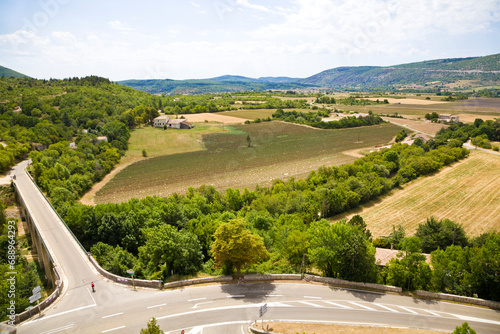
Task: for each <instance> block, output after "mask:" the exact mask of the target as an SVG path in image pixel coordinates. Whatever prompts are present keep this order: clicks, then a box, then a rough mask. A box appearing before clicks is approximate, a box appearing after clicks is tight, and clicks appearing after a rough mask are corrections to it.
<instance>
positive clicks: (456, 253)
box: [431, 245, 471, 295]
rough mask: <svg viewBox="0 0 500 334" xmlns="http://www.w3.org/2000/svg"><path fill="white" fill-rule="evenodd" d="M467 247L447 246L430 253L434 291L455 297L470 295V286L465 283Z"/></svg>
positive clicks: (467, 266)
mask: <svg viewBox="0 0 500 334" xmlns="http://www.w3.org/2000/svg"><path fill="white" fill-rule="evenodd" d="M469 256H470V251H469V248H468V247H465V248H462V247H460V246H453V245H452V246H448V247H447V248H446V250H442V249H438V250H435V251H433V252H432V253H431V264H432V268H433V270H432V287H433V289H434V290H436V291H441V292H444V293H451V294H456V295H464V294H465V295H471V292H470V286H469V284H467V282H466V281H465V279H466V277H467V273H468V272H469V270H470V268H469Z"/></svg>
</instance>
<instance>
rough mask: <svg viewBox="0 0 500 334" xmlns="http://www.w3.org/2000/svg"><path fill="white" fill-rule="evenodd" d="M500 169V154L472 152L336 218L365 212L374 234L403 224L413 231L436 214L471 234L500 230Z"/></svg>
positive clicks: (385, 232)
mask: <svg viewBox="0 0 500 334" xmlns="http://www.w3.org/2000/svg"><path fill="white" fill-rule="evenodd" d="M499 171H500V155H495V154H490V153H486V152H479V151H471V155H470V157H469V158H467V159H465V160H463V161H461V162H458V163H456V164H454V165H452V166H451V167H447V168H444V169H443V170H442V171H441V172H439V173H437V174H435V175H431V176H427V177H421V178H419V179H417V180H415V181H413V182H411V183H409V184H407V185H405V186H404V187H403V188H404V189H402V190H393V191H392V192H391V193H390V194H389V195H388V196H386V197H385V198H383V199H381V200H380V201H376V202H372V203H370V204H369V205H367V206H365V207H363V208H361V209H358V210H356V211H355V212H349V213H348V214H345V215H342V216H336V217H334V218H333V219H332V220H334V221H336V220H339V219H341V218H344V217H351V216H353V215H355V214H360V215H361V216H362V217H363V218H364V220H365V222H366V224H367V225H368V228H369V229H370V231H371V232H372V234H373V235H374V236H375V237H377V236H381V235H388V234H389V233H390V232H391V230H392V225H398V224H401V225H402V226H403V227H404V228H405V230H406V233H407V234H408V235H411V234H413V233H415V231H416V229H417V227H418V225H419V224H421V223H423V222H425V219H426V218H428V217H431V216H434V217H436V218H437V219H443V218H448V219H450V220H452V221H454V222H456V223H460V224H462V225H463V227H464V229H465V231H466V232H467V234H468V235H469V236H477V235H479V234H481V233H483V232H487V231H491V230H496V231H500V190H499V189H500V177H498V176H499Z"/></svg>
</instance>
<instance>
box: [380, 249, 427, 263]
mask: <svg viewBox="0 0 500 334" xmlns="http://www.w3.org/2000/svg"><path fill="white" fill-rule="evenodd" d="M399 252H401V251H399V250H396V249H386V248H380V247H376V248H375V262H376V263H377V264H378V265H379V266H387V264H388V263H389V261H390V260H392V259H397V258H398V253H399ZM422 255H425V262H427V263H429V264H430V263H431V255H430V254H425V253H422Z"/></svg>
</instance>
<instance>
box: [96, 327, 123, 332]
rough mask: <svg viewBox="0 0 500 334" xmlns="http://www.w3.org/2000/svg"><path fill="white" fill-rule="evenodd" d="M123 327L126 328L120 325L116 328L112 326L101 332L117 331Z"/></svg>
mask: <svg viewBox="0 0 500 334" xmlns="http://www.w3.org/2000/svg"><path fill="white" fill-rule="evenodd" d="M122 328H125V326H120V327H115V328H111V329H106V330H105V331H102V332H101V333H107V332H112V331H116V330H119V329H122Z"/></svg>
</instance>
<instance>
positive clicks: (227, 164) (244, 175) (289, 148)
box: [95, 122, 400, 203]
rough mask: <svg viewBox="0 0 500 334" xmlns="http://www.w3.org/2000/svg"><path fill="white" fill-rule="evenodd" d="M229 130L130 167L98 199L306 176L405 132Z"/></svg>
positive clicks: (385, 127) (276, 125)
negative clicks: (197, 147)
mask: <svg viewBox="0 0 500 334" xmlns="http://www.w3.org/2000/svg"><path fill="white" fill-rule="evenodd" d="M226 129H228V130H230V132H228V133H214V134H208V135H203V144H204V146H205V147H206V150H203V151H193V152H187V153H178V154H171V155H166V156H158V157H155V158H151V159H145V160H142V161H139V162H136V163H134V164H132V165H130V166H128V167H127V168H125V169H124V170H122V171H121V172H119V173H118V174H117V175H116V176H115V177H114V178H113V179H112V180H111V181H110V182H109V183H107V184H106V185H105V186H104V187H103V188H102V189H101V190H100V191H99V192H98V193H97V195H96V198H95V202H96V203H101V202H116V201H123V200H126V199H128V198H131V197H144V196H147V195H162V196H163V195H165V194H168V193H172V192H174V191H177V192H183V191H185V190H186V189H187V188H188V187H189V186H199V185H202V184H213V185H214V186H216V188H218V189H221V190H222V189H225V188H227V187H230V186H231V187H243V186H248V187H251V186H253V185H255V184H262V182H261V181H267V182H269V181H270V179H271V178H274V177H281V176H283V175H286V176H294V175H295V176H296V175H301V176H303V175H304V174H307V173H308V172H309V171H310V170H312V169H315V168H318V167H319V166H321V165H324V164H329V165H332V164H343V163H347V162H352V161H353V160H354V158H353V157H350V156H346V155H344V154H342V152H343V151H346V150H353V149H357V148H359V149H361V148H364V147H368V146H375V145H380V144H385V143H387V142H389V141H390V140H391V139H392V138H393V137H394V136H395V135H396V133H397V132H398V131H400V127H397V126H395V125H392V124H382V125H378V126H371V127H362V128H353V129H343V130H319V129H313V128H309V127H304V126H299V125H294V124H289V123H281V122H266V123H257V124H249V125H236V126H231V127H227V126H226ZM247 135H249V136H250V138H251V147H248V143H247V141H246V137H247ZM358 140H359V142H358ZM155 145H156V144H155ZM145 149H146V150H148V148H147V147H145ZM141 150H142V149H141Z"/></svg>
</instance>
